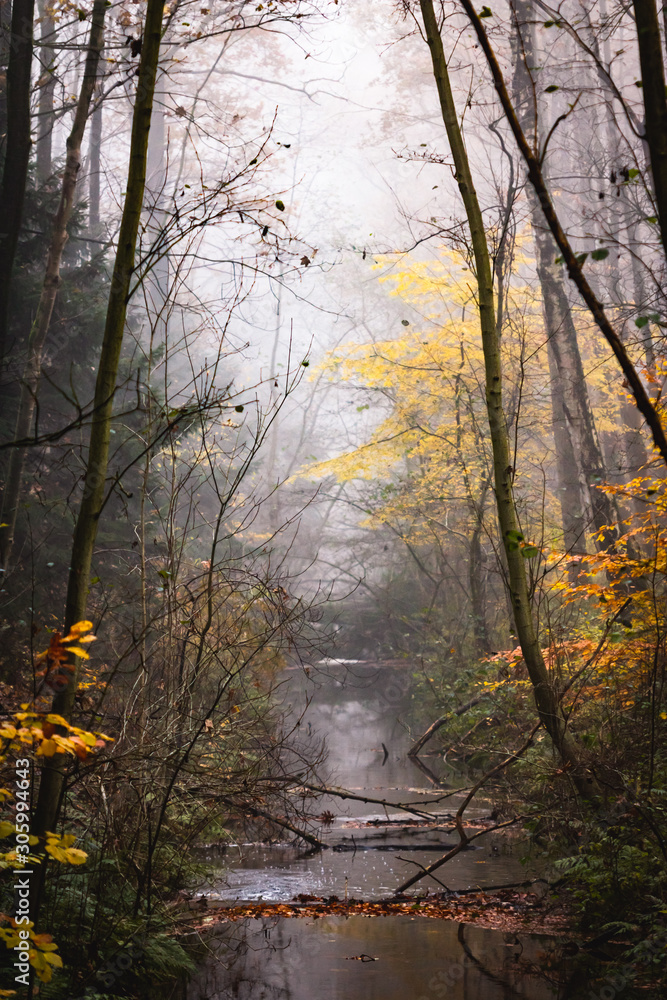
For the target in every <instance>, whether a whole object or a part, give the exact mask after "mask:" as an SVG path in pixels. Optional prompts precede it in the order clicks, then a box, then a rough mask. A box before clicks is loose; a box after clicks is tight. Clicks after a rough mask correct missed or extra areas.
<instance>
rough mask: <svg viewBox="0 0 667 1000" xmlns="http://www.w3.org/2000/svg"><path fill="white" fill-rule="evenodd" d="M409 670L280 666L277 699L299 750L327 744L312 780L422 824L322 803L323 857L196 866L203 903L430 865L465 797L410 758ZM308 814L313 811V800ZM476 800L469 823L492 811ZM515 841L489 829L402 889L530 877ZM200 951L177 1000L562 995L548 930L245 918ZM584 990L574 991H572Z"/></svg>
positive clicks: (370, 894)
mask: <svg viewBox="0 0 667 1000" xmlns="http://www.w3.org/2000/svg"><path fill="white" fill-rule="evenodd" d="M411 686H412V676H411V670H410V669H409V668H408V667H405V666H385V665H382V666H378V665H373V664H364V663H353V662H349V661H348V662H347V663H343V662H342V661H326V662H324V663H323V664H320V665H318V666H317V667H316V668H313V669H312V670H311V671H310V672H309V674H308V675H306V674H304V672H303V670H301V669H300V668H299V669H298V670H294V671H292V672H290V674H289V675H288V678H287V680H286V682H285V686H284V689H283V696H284V699H285V704H286V707H287V708H288V710H289V711H290V712H291V713H292V715H293V717H295V718H299V717H300V718H301V732H302V733H303V737H304V739H305V740H308V739H310V740H312V741H314V742H315V741H318V740H321V739H324V740H326V744H327V748H328V760H327V765H326V769H325V770H324V772H323V774H322V779H323V782H326V783H327V785H328V787H332V786H336V787H341V788H345V789H347V790H349V791H351V792H353V793H354V794H355V795H358V796H359V797H360V799H361V798H368V799H374V798H376V799H377V798H380V799H387V800H389V801H391V802H396V803H402V804H409V805H410V806H411V808H415V809H417V810H419V811H423V812H425V813H429V814H433V816H434V822H433V824H432V825H429V827H428V828H427V829H424V828H419V827H415V826H414V825H410V824H411V821H413V820H414V817H413V816H410V815H409V814H408V813H406V812H405V811H402V810H400V809H398V808H395V809H388V810H386V811H385V809H384V808H383V807H382V806H380V805H377V804H374V803H372V802H371V803H367V802H362V801H359V800H354V799H350V800H341V799H339V798H338V797H332V796H326V797H325V796H323V797H321V798H320V799H318V800H317V801H316V803H315V810H314V811H315V812H321V813H323V812H325V811H327V812H329V813H330V814H331V817H333V818H332V820H331V822H330V825H329V826H327V827H326V828H324V832H323V833H321V834H320V836H322V838H323V839H324V840H326V842H327V843H328V844H329V845H330V849H329V850H325V851H320V852H313V851H306V850H302V849H299V848H295V847H293V846H288V845H278V846H262V845H252V844H248V845H238V846H236V847H232V848H228V849H227V850H226V851H225V852H224V854H211V855H209V857H208V860H209V862H210V863H211V866H212V874H211V877H210V880H209V882H208V884H207V885H206V886H204V887H202V890H201V892H202V893H203V894H205V895H206V896H208V898H209V900H210V902H211V904H213V905H220V904H221V903H229V904H231V903H239V902H246V901H255V902H256V901H259V900H262V901H264V902H285V901H289V900H292V899H293V898H294V897H295V896H296V895H297V894H300V893H304V894H309V895H313V896H330V895H336V896H338V897H339V898H340V899H345V898H346V897H349V898H356V899H365V900H374V899H379V898H382V897H387V896H389V895H391V894H392V893H393V892H394V891H395V889H396V888H397V886H399V885H400V884H401V882H403V881H404V880H405V879H406V878H408V877H409V876H410V875H412V874H414V873H415V871H417V870H418V869H417V865H423V866H426V865H428V864H430V863H432V862H433V861H435V860H437V858H439V857H440V856H441V855H442V854H443V853H444V852H445V851H446V850H447V849H448V848H449V847H451V846H453V845H454V844H455V843H456V842H457V839H458V838H457V837H456V834H455V832H454V831H453V829H452V822H451V815H452V814H453V813H454V812H456V809H457V807H458V804H459V802H460V801H461V795H460V793H458V792H457V790H456V789H457V786H460V785H462V784H463V783H464V781H463V779H462V778H461V776H460V775H457V774H456V773H454V772H452V771H451V770H448V769H447V768H446V766H444V765H443V762H442V760H441V759H440V758H438V757H433V756H432V757H427V758H425V759H424V760H425V762H426V764H427V768H428V770H427V772H425V771H424V770H422V769H420V767H419V766H418V765H417V764H416V763H415V762H414V761H412V760H411V759H410V758H409V757H408V756H407V749H408V748H409V745H410V739H409V736H408V733H407V731H406V728H405V722H404V720H405V719H406V717H407V715H408V711H409V706H410V694H411ZM311 808H312V803H311ZM490 809H491V803H490V802H488V801H487V802H485V801H484V800H476V802H475V807H474V808H471V809H470V810H468V811H467V812H466V818H467V819H468V820H469V821H470V822H473V821H474V819H475V818H483V817H484V816H488V814H489V811H490ZM526 853H527V848H526V845H525V843H521V841H520V840H519V839H518V838H517V836H516V835H508V834H501V833H495V834H494V833H491V834H488V835H484V836H482V837H480V838H479V839H478V840H476V841H475V844H474V846H472V845H471V848H470V849H468V850H466V851H464V852H462V853H461V854H459V855H458V856H457V857H455V858H453V859H452V861H451V862H450V863H449V864H448V865H447V866H445V867H444V868H442V869H440V870H439V871H438V873H437V879H439V880H440V881H439V882H438V881H435V880H434V879H433V878H426V879H424V880H423V881H422V882H420V883H418V884H417V885H416V886H415V887H414V888H413V890H412V891H413V892H414V893H415V895H419V894H421V893H423V892H424V890H425V889H430V890H431V891H433V890H441V889H442V887H443V884H444V885H446V887H447V888H448V889H450V890H459V891H460V890H463V889H471V888H475V887H478V886H479V887H485V888H486V887H491V886H496V885H498V886H500V885H503V884H506V883H512V882H522V881H525V880H526V879H528V878H530V877H531V875H533V874H536V868H535V866H534V865H533V864H532V863H531V862H530V861H528V862H526V861H525V859H524V861H523V863H522V858H523V857H524V855H525V854H526ZM207 949H208V954H207V957H206V959H205V960H204V962H203V964H202V966H201V967H200V970H199V972H198V973H197V974H196V976H195V977H194V978H193V979H192V981H191V983H190V984H189V987H188V989H187V993H186V997H187V1000H227V998H238V1000H269V998H270V1000H413V998H416V1000H426V998H428V1000H436V998H443V997H449V998H457V1000H459V998H461V1000H463V998H465V1000H501V998H503V1000H505V998H512V997H515V998H516V997H522V998H530V1000H556V998H558V1000H564V998H566V997H575V996H577V995H578V994H577V993H576V992H572V991H571V990H572V987H573V985H574V984H573V983H571V984H570V987H569V988H564V987H563V986H562V985H558V981H559V980H562V976H560V975H556V974H555V973H554V972H553V970H554V969H558V968H560V966H561V965H562V962H561V960H560V954H559V946H558V943H557V942H556V941H555V940H554V939H552V938H549V937H547V936H543V935H542V936H541V935H531V934H520V935H517V934H514V933H505V932H501V931H493V930H488V929H485V928H480V927H475V926H472V925H470V924H459V923H457V922H456V921H453V920H440V919H429V918H424V917H417V916H415V917H412V916H408V915H405V916H403V915H401V916H388V917H367V916H363V915H350V916H332V915H326V916H322V917H319V918H317V917H315V918H312V917H309V918H300V919H289V918H282V917H277V918H276V917H266V918H261V919H258V918H247V919H244V920H240V921H237V922H235V923H233V924H224V925H222V926H221V927H220V928H218V929H216V930H215V931H214V932H212V934H211V936H210V937H209V938H208V939H207ZM581 995H586V994H581Z"/></svg>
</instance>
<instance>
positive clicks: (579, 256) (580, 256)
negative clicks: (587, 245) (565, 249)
mask: <svg viewBox="0 0 667 1000" xmlns="http://www.w3.org/2000/svg"><path fill="white" fill-rule="evenodd" d="M587 257H588V254H587V253H578V254H577V263H578V264H583V263H584V261H585V260H586V258H587Z"/></svg>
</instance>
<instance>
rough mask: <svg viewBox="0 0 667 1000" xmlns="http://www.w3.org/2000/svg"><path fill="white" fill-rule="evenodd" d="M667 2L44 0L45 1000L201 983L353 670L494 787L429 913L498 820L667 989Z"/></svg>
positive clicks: (16, 697)
mask: <svg viewBox="0 0 667 1000" xmlns="http://www.w3.org/2000/svg"><path fill="white" fill-rule="evenodd" d="M478 7H479V9H478ZM666 10H667V9H665V8H662V7H659V6H658V5H657V4H656V2H655V0H633V2H631V3H627V4H618V3H615V2H613V0H590V2H585V3H584V2H576V0H566V2H563V3H559V4H555V5H552V4H551V3H547V2H542V0H504V2H503V3H502V4H500V6H495V5H494V6H492V7H489V6H486V5H481V4H480V5H475V4H473V3H471V2H470V0H451V2H450V0H419V2H417V0H380V2H378V3H368V2H366V3H364V2H363V0H268V2H266V3H258V2H256V0H253V2H248V0H229V2H227V0H224V2H223V0H221V2H218V3H213V4H212V5H211V6H210V7H209V6H205V5H204V4H202V3H197V4H193V3H191V2H190V0H173V2H171V0H170V2H165V0H132V2H129V0H119V2H116V0H111V2H109V0H86V2H82V3H81V4H79V5H72V4H67V3H59V2H51V0H37V2H36V3H35V0H2V2H1V3H0V24H1V35H0V63H1V69H0V171H1V183H0V205H1V208H0V220H1V225H0V228H1V230H2V231H1V232H0V380H1V387H2V391H1V393H0V484H1V490H2V494H1V500H0V506H1V512H0V578H1V582H0V635H1V639H2V641H1V644H0V707H1V711H2V716H1V718H0V738H1V739H2V750H1V754H2V756H1V757H0V760H1V762H2V770H3V774H2V781H1V782H0V786H1V787H0V803H1V805H2V818H1V820H0V835H1V836H2V838H3V839H2V853H1V854H0V864H2V866H3V868H4V872H3V874H4V875H5V876H6V879H5V881H4V888H3V889H2V900H1V902H0V910H2V913H0V937H2V942H0V946H2V947H3V950H5V949H4V945H6V952H7V955H6V957H7V958H8V963H7V970H6V972H5V973H4V976H5V978H4V980H3V981H2V982H1V983H0V986H1V987H2V989H0V995H2V996H5V995H7V996H9V995H11V991H12V990H13V991H16V992H17V993H18V994H19V995H25V996H30V997H33V996H37V995H39V996H42V997H45V998H54V1000H58V998H65V997H84V996H85V997H98V996H99V997H103V996H126V997H149V996H153V995H154V994H153V992H152V991H155V995H158V994H159V995H161V996H170V997H177V996H178V997H186V996H190V995H192V996H194V994H188V993H187V989H188V987H187V983H188V981H189V979H190V977H192V976H193V974H194V973H195V971H196V969H197V967H198V963H199V962H200V961H201V952H198V951H197V947H199V945H200V944H201V940H200V938H198V937H197V934H196V933H195V931H192V932H191V938H192V939H190V938H188V937H187V935H184V934H183V921H184V917H183V911H184V906H185V913H186V917H187V919H188V920H190V921H192V920H194V916H193V913H194V912H195V909H196V904H194V903H192V900H193V898H194V899H196V898H198V897H197V896H196V893H197V891H198V890H197V887H198V886H201V885H203V884H205V883H206V880H207V879H209V878H210V865H209V864H208V863H207V857H208V856H206V857H205V856H204V853H202V852H203V848H204V847H206V846H207V845H209V846H210V845H217V846H220V845H223V846H224V845H229V844H236V843H249V844H259V843H263V844H273V843H279V842H280V843H285V842H289V843H290V844H292V845H293V849H294V851H297V850H306V851H313V852H318V851H323V852H326V851H327V850H329V847H330V845H329V844H328V842H327V830H328V829H329V827H331V826H332V824H333V821H334V818H335V817H334V814H333V813H331V812H330V809H331V808H332V807H331V802H332V801H336V796H338V800H340V801H342V800H345V799H346V797H345V794H344V793H345V789H344V788H341V787H340V786H339V785H338V784H337V782H336V780H335V766H334V765H335V761H333V763H332V756H333V747H332V746H330V745H329V744H330V742H331V741H330V740H328V739H325V738H324V737H323V734H322V733H319V732H317V731H316V730H315V729H313V728H312V726H311V724H310V722H307V721H306V714H305V713H306V707H307V705H308V704H309V699H310V698H311V694H310V693H308V692H310V688H309V687H308V685H309V684H311V683H313V679H317V678H318V677H319V676H320V675H321V676H322V677H324V673H323V671H325V670H326V669H329V667H330V666H331V665H332V664H334V665H335V664H338V668H341V667H344V666H345V664H348V663H361V664H365V665H368V664H371V665H373V667H374V668H377V669H378V671H379V673H378V674H377V676H378V677H383V676H384V677H389V676H390V673H391V671H394V672H396V674H397V676H400V677H403V678H405V682H404V683H403V686H402V687H401V698H402V697H403V696H404V695H405V696H406V697H407V699H408V702H409V704H408V707H407V708H406V707H405V705H404V704H403V702H401V708H400V710H399V709H398V708H396V709H393V708H391V712H392V713H393V717H394V718H396V717H399V716H400V720H399V721H400V726H401V727H402V731H403V732H404V733H405V734H406V738H407V743H406V750H405V752H404V751H403V750H401V756H402V758H403V759H404V760H408V759H409V761H412V762H413V763H414V766H415V767H418V768H420V769H421V770H420V772H419V773H420V775H421V778H420V780H422V781H423V782H424V783H425V785H426V787H428V788H430V789H431V791H432V793H433V794H435V791H436V790H442V789H449V788H454V787H455V789H456V792H457V795H458V797H457V798H456V800H455V804H456V808H455V809H454V806H453V805H452V807H451V808H452V810H453V813H452V823H453V825H452V827H451V831H452V836H453V843H452V845H450V847H449V848H448V849H447V850H446V851H444V853H443V852H441V855H439V856H438V857H437V859H435V860H434V859H432V858H431V857H430V855H429V858H428V859H427V860H426V861H424V863H423V864H421V863H419V864H416V865H414V866H413V870H412V874H411V876H410V877H409V878H401V877H399V876H398V875H397V877H396V879H395V886H394V889H393V891H394V892H395V893H396V894H398V895H397V897H396V898H397V899H403V894H406V893H408V895H409V894H410V893H415V892H421V891H422V890H424V891H425V890H426V888H428V889H429V890H433V889H434V888H437V886H440V885H443V884H444V883H446V885H445V889H447V886H448V885H449V884H450V882H449V878H450V876H449V874H448V872H449V871H450V870H451V869H452V866H455V865H456V863H457V861H456V859H457V858H460V856H461V852H463V851H465V850H467V849H468V848H469V847H470V846H471V844H472V842H473V841H474V840H475V839H476V837H477V836H479V835H480V833H479V830H478V829H477V827H475V826H474V824H473V825H470V823H472V822H473V821H472V820H470V821H469V819H468V818H466V813H468V816H469V815H470V814H469V810H470V809H474V807H475V803H476V802H478V801H480V800H481V799H483V800H484V801H487V800H488V801H491V802H492V804H493V812H492V813H491V814H490V815H491V819H490V820H489V823H490V824H491V825H490V826H489V825H488V824H487V826H486V827H485V828H484V830H482V833H488V832H489V831H490V832H493V831H504V830H506V829H510V828H511V832H512V835H515V834H516V835H517V836H519V835H520V836H521V837H522V838H523V839H522V843H524V844H525V845H526V848H525V849H526V851H527V852H528V853H531V856H533V857H534V856H539V857H540V858H541V859H542V860H541V861H540V864H541V865H542V869H541V870H542V871H544V873H545V874H544V884H545V885H547V886H548V892H547V895H548V896H549V898H550V899H552V900H554V899H557V901H558V902H557V905H558V906H562V907H564V908H565V911H566V912H567V914H568V916H567V927H568V928H569V933H570V934H571V935H575V936H576V935H579V937H580V938H581V940H584V939H585V940H589V941H590V940H593V941H594V942H596V943H597V944H600V946H605V947H609V948H610V949H611V950H610V951H609V953H608V954H606V957H605V959H604V961H607V962H609V963H612V967H614V968H615V967H616V966H614V965H613V963H621V964H622V963H625V965H624V968H625V969H627V968H629V967H631V968H632V969H634V972H633V978H632V979H631V980H630V979H628V975H627V974H626V987H627V989H628V990H629V992H627V993H626V994H625V995H628V996H632V995H635V994H634V993H633V992H632V990H636V991H637V992H636V995H637V996H639V995H641V996H655V997H659V996H661V995H662V994H661V983H662V982H663V971H664V970H663V964H664V963H663V961H662V958H661V956H662V955H664V937H665V931H666V930H667V927H666V924H665V913H666V912H667V909H666V901H667V851H666V846H665V844H666V841H667V802H666V801H665V793H666V791H667V755H666V751H665V746H664V737H665V732H666V731H667V690H666V689H665V681H666V675H665V668H666V665H667V647H666V638H667V619H666V617H665V612H666V609H667V591H666V589H665V573H666V572H667V563H666V559H667V490H666V481H667V480H666V474H665V466H666V464H667V418H666V415H665V409H664V402H663V398H662V393H663V387H664V385H665V379H666V378H667V348H666V343H667V341H666V339H665V331H666V330H667V301H666V298H665V295H666V293H665V287H666V285H665V275H666V273H667V258H666V255H665V236H664V234H665V233H666V232H667V96H666V95H667V89H666V81H665V63H666V62H667V13H666ZM338 668H337V669H338ZM383 670H385V671H389V673H385V674H383V673H382V671H383ZM341 676H343V675H342V674H341ZM374 676H375V675H374ZM391 676H392V677H393V676H394V674H393V673H392V674H391ZM295 678H296V680H295ZM318 683H319V681H318ZM322 683H325V682H324V681H322ZM327 683H328V682H327ZM336 683H338V682H336ZM346 683H349V677H348V678H347V681H346ZM373 683H374V685H375V687H374V691H375V692H376V693H378V692H380V693H381V691H382V690H383V688H384V687H385V686H386V684H387V683H388V682H387V681H385V682H383V681H381V680H380V681H377V680H376V681H374V682H373ZM299 691H300V692H301V694H303V693H304V692H306V694H305V695H304V697H305V702H304V703H303V704H304V706H306V707H302V708H298V709H297V708H296V707H295V706H296V705H297V701H298V698H297V695H298V692H299ZM295 692H296V693H295ZM389 703H390V705H392V704H393V702H391V700H390V702H389ZM381 746H382V748H383V752H384V760H383V761H382V763H384V762H385V761H386V760H387V757H388V755H389V754H390V752H393V749H394V748H393V747H389V748H387V746H386V745H385V743H384V742H382V745H381ZM376 749H377V748H373V752H375V750H376ZM378 752H379V751H378ZM443 762H444V763H446V765H447V767H449V768H453V769H454V772H453V773H455V775H456V778H455V779H451V775H450V779H451V780H453V784H447V783H446V782H445V779H444V778H443V774H442V773H441V771H439V770H438V768H439V767H441V764H442V763H443ZM411 766H412V765H411ZM450 779H448V780H450ZM416 782H417V778H415V779H414V783H416ZM347 791H348V792H350V793H352V797H353V798H354V794H356V793H358V792H359V788H357V789H356V793H355V789H348V790H347ZM364 794H366V795H367V796H368V795H371V793H370V792H368V790H366V793H364ZM373 795H374V796H375V797H374V798H373V796H372V795H371V798H368V797H367V798H364V797H363V795H361V796H359V795H357V797H358V798H360V800H361V801H364V802H369V801H373V802H376V803H381V808H382V809H384V810H385V813H386V810H387V808H388V807H389V806H391V805H394V806H396V805H398V803H397V801H396V800H395V799H391V800H390V798H388V796H387V795H385V794H384V792H383V793H382V794H380V793H378V792H377V791H376V792H374V793H373ZM327 796H328V797H327ZM485 796H486V798H484V797H485ZM347 798H348V799H349V796H348V797H347ZM434 802H435V800H434ZM403 804H404V803H402V805H403ZM413 805H414V803H413ZM378 808H379V807H378ZM401 808H402V807H401ZM403 812H405V810H403ZM407 812H410V809H408V810H407ZM412 812H413V813H414V817H416V819H415V820H414V821H415V822H418V821H419V822H424V817H425V815H426V816H427V818H428V814H424V813H423V812H421V811H420V810H419V809H416V810H415V809H413V810H412ZM406 814H407V813H406ZM517 831H518V832H517ZM355 850H356V847H355ZM448 866H449V867H448ZM228 867H229V869H230V870H233V862H232V861H230V862H229V865H228ZM22 870H25V871H26V873H27V882H26V885H27V886H28V889H27V890H26V892H27V895H25V899H26V901H28V900H29V903H28V902H26V904H25V906H24V905H23V904H22V903H21V898H23V897H19V896H18V895H17V894H16V891H15V890H16V879H17V878H18V877H20V873H21V871H22ZM436 871H438V873H439V874H438V876H437V879H434V878H430V880H429V877H430V876H431V875H432V874H433V873H435V872H436ZM17 873H18V874H17ZM440 879H444V883H441V882H440V881H439V880H440ZM206 884H208V883H206ZM346 885H347V882H346ZM28 890H29V891H28ZM447 891H449V890H447ZM345 893H346V895H345V902H347V888H346V889H345ZM549 894H550V895H549ZM260 898H261V897H260ZM409 898H412V897H409ZM184 900H186V901H189V904H190V908H189V909H188V903H187V902H186V903H185V904H184V903H183V901H184ZM202 905H205V904H202ZM24 915H25V916H27V917H28V919H27V920H23V916H24ZM137 935H140V936H141V941H142V944H141V949H140V951H138V952H137V956H135V957H134V958H132V959H131V961H130V964H129V965H128V966H127V968H126V969H123V967H122V966H120V967H119V968H120V970H121V971H118V970H116V972H115V973H114V974H113V975H111V976H110V977H109V976H108V975H107V980H106V981H104V982H102V980H101V979H100V975H99V970H100V969H105V968H108V963H109V962H110V961H111V960H112V959H113V957H114V956H115V955H117V954H118V953H119V949H120V950H121V951H122V949H123V948H126V947H129V945H128V942H131V941H133V940H135V939H137V940H138V938H137ZM194 938H197V941H198V942H199V944H197V943H196V942H195V941H194ZM578 940H579V938H578ZM609 942H611V944H609ZM596 946H597V945H596ZM239 947H240V946H239ZM582 948H583V946H582ZM584 952H585V948H583V950H582V951H581V954H582V955H584ZM355 957H358V956H355ZM587 960H588V959H586V961H587ZM591 961H592V959H591ZM15 962H19V965H17V966H16V967H14V963H15ZM21 962H23V963H24V965H20V963H21ZM105 963H106V964H105ZM628 963H629V965H628ZM584 966H585V962H584ZM577 968H578V969H579V971H578V972H577V973H576V975H575V974H572V976H571V977H570V979H568V982H569V986H566V987H563V989H564V992H562V993H558V994H555V993H554V994H553V995H554V996H556V995H558V996H561V995H562V996H563V997H565V996H572V997H576V996H588V995H589V992H590V989H592V988H593V987H592V986H591V983H592V982H593V980H591V978H590V976H591V975H592V973H591V972H590V969H589V971H588V972H587V973H586V975H585V976H584V978H583V979H581V978H577V976H579V975H580V972H581V968H580V967H579V966H578V967H577ZM605 974H606V973H605ZM568 975H569V973H568ZM586 976H588V978H586ZM600 976H601V977H602V978H599V979H598V980H595V982H597V984H598V986H600V984H602V983H603V982H605V981H606V980H604V976H603V974H602V973H601V974H600ZM102 978H104V977H102ZM566 978H567V977H566ZM573 984H574V985H573ZM577 984H579V985H577ZM230 988H231V987H230ZM596 988H597V987H596ZM568 989H569V992H567V990H568ZM577 989H581V992H577ZM223 995H224V996H227V995H229V996H231V995H234V996H237V995H238V996H253V995H255V996H257V997H259V996H260V995H261V996H264V995H267V996H268V995H269V994H268V993H267V994H265V993H261V992H255V993H254V994H253V993H252V992H247V993H242V992H238V993H236V992H235V993H233V994H232V993H224V994H223V993H219V994H216V996H221V997H222V996H223ZM271 995H273V994H271ZM281 995H282V994H281ZM291 995H292V994H290V996H291ZM355 995H356V994H355ZM475 995H476V994H475ZM503 995H505V994H503ZM506 995H508V996H509V995H515V994H509V993H508V994H506ZM197 996H199V994H197ZM295 996H296V994H295ZM461 996H463V994H461ZM470 996H471V997H472V994H470ZM494 996H495V994H494Z"/></svg>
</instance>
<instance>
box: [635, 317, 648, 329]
mask: <svg viewBox="0 0 667 1000" xmlns="http://www.w3.org/2000/svg"><path fill="white" fill-rule="evenodd" d="M635 326H636V327H638V328H639V329H640V330H641V328H642V327H643V326H648V316H638V317H637V319H636V320H635Z"/></svg>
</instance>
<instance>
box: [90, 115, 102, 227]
mask: <svg viewBox="0 0 667 1000" xmlns="http://www.w3.org/2000/svg"><path fill="white" fill-rule="evenodd" d="M103 113H104V112H103V105H102V103H101V102H100V104H98V106H97V107H96V108H95V110H94V111H93V115H92V118H91V120H90V145H89V150H88V163H89V167H88V228H89V229H90V231H91V233H92V234H93V235H94V236H97V234H98V233H99V232H100V179H101V176H102V125H103Z"/></svg>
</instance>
